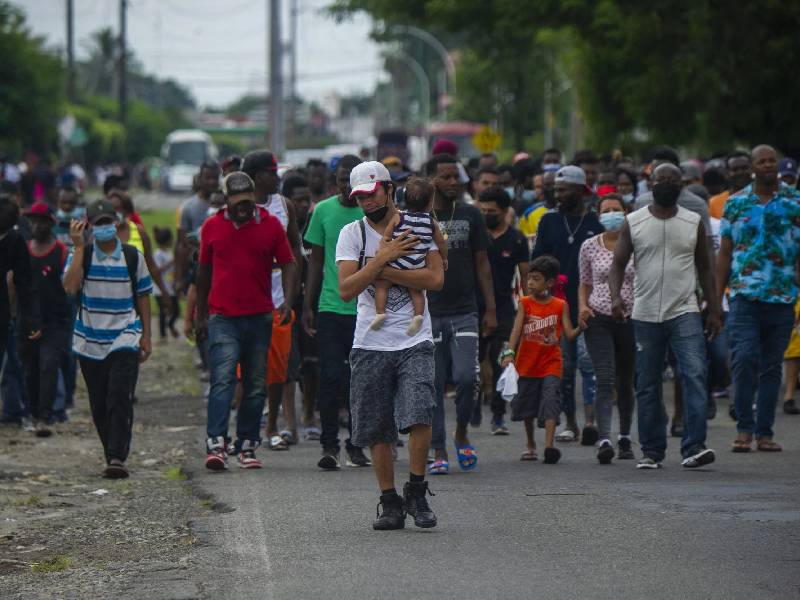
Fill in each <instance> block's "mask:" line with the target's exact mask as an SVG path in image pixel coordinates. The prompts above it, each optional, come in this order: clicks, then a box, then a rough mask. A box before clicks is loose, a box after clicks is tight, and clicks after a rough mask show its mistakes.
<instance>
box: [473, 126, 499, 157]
mask: <svg viewBox="0 0 800 600" xmlns="http://www.w3.org/2000/svg"><path fill="white" fill-rule="evenodd" d="M502 141H503V139H502V138H501V137H500V134H499V133H497V132H496V131H495V130H494V129H492V128H491V127H489V126H488V125H484V126H483V127H481V128H480V129H479V130H478V133H476V134H475V135H473V136H472V145H473V146H475V147H476V148H477V149H478V150H480V151H481V152H492V151H494V150H496V149H497V148H499V147H500V143H501V142H502Z"/></svg>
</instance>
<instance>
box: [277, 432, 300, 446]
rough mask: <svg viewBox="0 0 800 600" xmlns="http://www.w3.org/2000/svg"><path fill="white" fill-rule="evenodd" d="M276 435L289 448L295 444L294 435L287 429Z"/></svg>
mask: <svg viewBox="0 0 800 600" xmlns="http://www.w3.org/2000/svg"><path fill="white" fill-rule="evenodd" d="M278 435H279V436H281V437H282V438H283V440H284V441H285V442H286V443H287V444H289V445H290V446H294V445H295V444H296V443H297V438H295V437H294V434H293V433H292V432H291V431H289V430H288V429H284V430H283V431H281V432H280V433H279V434H278Z"/></svg>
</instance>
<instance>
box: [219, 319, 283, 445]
mask: <svg viewBox="0 0 800 600" xmlns="http://www.w3.org/2000/svg"><path fill="white" fill-rule="evenodd" d="M271 338H272V313H262V314H257V315H247V316H244V317H226V316H225V315H219V314H216V315H211V316H210V317H209V319H208V355H209V369H210V376H211V390H210V392H209V395H208V429H207V433H208V437H210V438H211V437H217V436H223V437H225V438H226V439H227V438H228V420H229V417H230V410H231V401H232V400H233V393H234V390H235V388H236V363H239V364H240V365H241V367H242V387H243V393H242V401H241V403H240V405H239V410H238V412H237V415H236V438H237V439H236V445H237V448H239V447H241V443H242V442H243V441H244V440H249V441H251V442H258V443H260V442H261V435H260V430H261V413H262V412H263V410H264V402H265V401H266V399H267V383H266V377H267V350H268V349H269V343H270V339H271Z"/></svg>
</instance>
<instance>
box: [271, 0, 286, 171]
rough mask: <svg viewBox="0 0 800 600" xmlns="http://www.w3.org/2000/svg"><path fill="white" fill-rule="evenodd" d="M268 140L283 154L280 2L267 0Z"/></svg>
mask: <svg viewBox="0 0 800 600" xmlns="http://www.w3.org/2000/svg"><path fill="white" fill-rule="evenodd" d="M269 6H270V9H269V142H270V148H271V150H272V152H273V154H275V155H276V156H283V153H284V150H285V141H284V136H283V73H282V72H281V68H282V65H283V41H282V40H281V2H280V0H269Z"/></svg>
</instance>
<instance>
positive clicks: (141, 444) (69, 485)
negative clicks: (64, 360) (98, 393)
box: [0, 341, 211, 600]
mask: <svg viewBox="0 0 800 600" xmlns="http://www.w3.org/2000/svg"><path fill="white" fill-rule="evenodd" d="M192 362H193V354H192V350H191V348H189V347H188V346H186V345H185V344H184V343H183V342H177V341H171V342H170V343H169V344H167V345H159V344H158V343H157V344H156V345H155V351H154V353H153V356H152V357H151V359H150V360H149V361H148V362H147V363H146V364H145V365H144V366H143V368H142V373H141V376H140V386H139V389H138V394H137V395H138V397H139V402H138V403H137V405H136V407H135V421H134V437H133V449H132V452H131V457H130V461H129V466H130V469H131V477H130V479H127V480H122V481H110V480H106V479H103V478H102V477H101V476H100V472H101V469H102V467H103V461H102V451H101V447H100V441H99V439H98V438H97V434H96V433H95V431H94V427H93V425H92V422H91V416H90V414H89V411H88V401H87V399H86V393H85V389H84V388H83V385H82V384H83V381H82V379H81V377H80V376H79V391H78V395H77V396H78V397H77V401H76V408H75V410H74V411H72V414H71V417H70V420H69V422H68V423H66V424H62V425H60V426H58V427H57V432H56V434H55V435H54V436H53V437H51V438H49V439H45V440H41V439H37V438H35V437H33V434H31V433H26V432H23V431H22V430H21V429H20V428H19V427H17V426H5V425H4V426H1V427H0V597H2V598H26V599H27V598H91V597H116V598H121V597H124V598H148V600H153V599H156V598H172V599H175V598H197V597H200V595H201V594H200V590H199V589H198V587H197V586H196V585H195V584H194V583H193V582H192V580H191V578H190V574H189V570H188V569H189V564H190V554H191V552H192V549H193V546H194V545H196V544H197V540H196V538H195V537H194V536H193V535H192V533H191V529H190V522H191V519H192V517H193V516H196V515H202V514H203V513H204V512H207V511H210V510H211V502H210V501H207V500H206V501H204V500H201V499H199V498H197V497H196V496H194V495H193V494H192V490H191V487H190V485H189V484H188V482H187V481H186V477H185V475H184V473H183V471H182V465H183V461H184V460H185V458H186V456H187V455H194V454H197V449H198V448H199V447H200V444H202V437H203V434H202V425H203V424H204V422H205V405H204V403H203V401H202V400H201V399H199V398H200V383H199V382H198V380H197V375H196V371H195V369H194V368H193V366H192Z"/></svg>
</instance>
